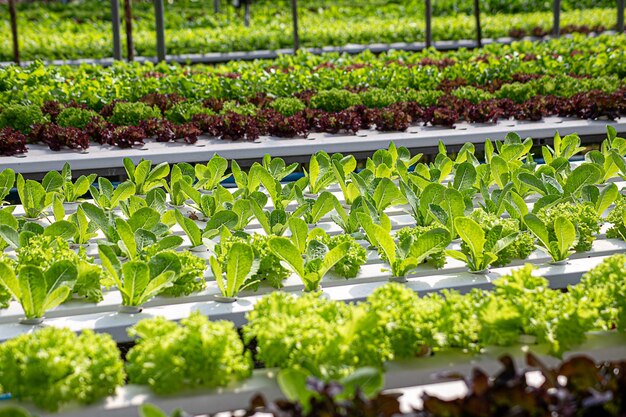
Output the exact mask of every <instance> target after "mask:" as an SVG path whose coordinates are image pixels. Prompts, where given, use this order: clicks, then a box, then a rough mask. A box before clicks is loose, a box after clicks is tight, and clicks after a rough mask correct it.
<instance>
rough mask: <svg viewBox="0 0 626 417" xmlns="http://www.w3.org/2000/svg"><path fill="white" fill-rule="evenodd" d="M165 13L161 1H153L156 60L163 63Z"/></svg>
mask: <svg viewBox="0 0 626 417" xmlns="http://www.w3.org/2000/svg"><path fill="white" fill-rule="evenodd" d="M164 14H165V11H164V10H163V0H154V19H155V26H156V48H157V60H158V61H159V62H162V61H165V52H166V51H165V16H164Z"/></svg>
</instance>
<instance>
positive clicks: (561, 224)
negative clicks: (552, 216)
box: [554, 216, 576, 255]
mask: <svg viewBox="0 0 626 417" xmlns="http://www.w3.org/2000/svg"><path fill="white" fill-rule="evenodd" d="M554 234H555V235H556V241H557V243H558V245H559V252H560V253H561V254H562V255H564V254H566V253H568V252H569V249H570V248H571V247H572V245H573V244H574V242H575V241H576V228H575V227H574V225H573V224H572V222H571V221H569V220H568V219H567V218H565V217H562V216H561V217H557V219H556V220H555V221H554Z"/></svg>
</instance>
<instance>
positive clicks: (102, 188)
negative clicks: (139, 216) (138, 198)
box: [89, 177, 137, 211]
mask: <svg viewBox="0 0 626 417" xmlns="http://www.w3.org/2000/svg"><path fill="white" fill-rule="evenodd" d="M89 190H90V192H91V196H92V197H93V201H94V203H95V204H96V205H97V206H98V207H100V208H101V209H103V210H106V211H110V210H113V209H114V208H116V207H117V206H118V205H119V204H120V202H122V201H125V200H128V199H129V198H130V197H131V196H132V195H134V194H135V192H136V190H137V189H136V187H135V184H133V183H132V182H131V181H124V182H122V183H120V184H119V185H118V186H117V188H113V184H111V181H109V180H108V179H106V178H104V177H99V178H98V187H95V186H93V185H92V186H91V187H89Z"/></svg>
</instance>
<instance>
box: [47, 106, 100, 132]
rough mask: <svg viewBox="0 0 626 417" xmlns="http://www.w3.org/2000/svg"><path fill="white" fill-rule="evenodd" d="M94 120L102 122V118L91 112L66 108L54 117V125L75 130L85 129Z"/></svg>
mask: <svg viewBox="0 0 626 417" xmlns="http://www.w3.org/2000/svg"><path fill="white" fill-rule="evenodd" d="M93 119H96V120H97V121H98V122H100V121H102V120H103V119H102V116H100V115H99V114H98V113H96V112H95V111H93V110H87V109H81V108H78V107H67V108H65V109H63V110H61V113H59V115H58V116H57V117H56V120H55V121H56V124H58V125H59V126H61V127H75V128H77V129H85V128H86V127H87V125H89V123H91V122H92V121H93Z"/></svg>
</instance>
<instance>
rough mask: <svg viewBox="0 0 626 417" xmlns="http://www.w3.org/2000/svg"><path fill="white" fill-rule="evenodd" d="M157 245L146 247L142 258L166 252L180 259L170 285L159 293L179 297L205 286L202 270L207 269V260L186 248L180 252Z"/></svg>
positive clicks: (148, 259) (146, 258)
mask: <svg viewBox="0 0 626 417" xmlns="http://www.w3.org/2000/svg"><path fill="white" fill-rule="evenodd" d="M157 246H158V245H152V246H150V247H148V248H147V249H146V250H145V251H144V253H143V256H142V260H143V261H146V262H149V261H150V259H151V258H152V257H153V256H155V255H157V254H159V253H167V254H173V255H175V256H176V257H177V258H178V260H179V261H180V272H179V273H178V275H177V276H176V279H175V280H174V282H173V283H172V286H171V287H167V288H165V289H164V290H163V291H161V293H160V295H166V296H171V297H181V296H185V295H189V294H192V293H194V292H198V291H201V290H203V289H204V288H205V287H206V280H205V278H204V271H206V269H207V262H206V260H205V259H203V258H199V257H197V256H196V255H194V254H193V253H191V252H189V251H186V250H183V251H180V252H177V251H174V250H165V251H163V250H160V248H158V247H157Z"/></svg>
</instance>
